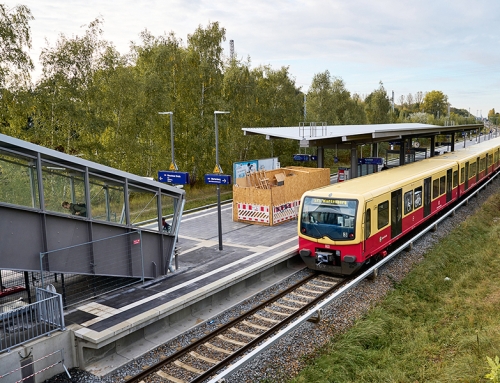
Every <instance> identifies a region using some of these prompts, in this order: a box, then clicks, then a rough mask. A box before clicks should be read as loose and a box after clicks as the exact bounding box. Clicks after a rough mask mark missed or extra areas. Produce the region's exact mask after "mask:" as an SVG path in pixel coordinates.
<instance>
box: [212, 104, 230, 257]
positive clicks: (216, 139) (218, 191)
mask: <svg viewBox="0 0 500 383" xmlns="http://www.w3.org/2000/svg"><path fill="white" fill-rule="evenodd" d="M218 114H229V112H221V111H218V110H216V111H215V112H214V118H215V166H216V167H217V171H218V172H219V173H222V169H221V168H220V164H219V125H218V124H217V115H218ZM217 222H218V231H219V250H222V215H221V206H220V184H217Z"/></svg>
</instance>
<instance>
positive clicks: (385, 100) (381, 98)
mask: <svg viewBox="0 0 500 383" xmlns="http://www.w3.org/2000/svg"><path fill="white" fill-rule="evenodd" d="M365 105H366V106H365V110H366V115H367V117H368V122H369V123H370V124H386V123H388V122H389V121H390V116H389V109H390V107H391V102H390V101H389V97H388V96H387V92H386V91H385V88H384V85H383V84H382V81H381V82H380V83H379V88H378V89H376V90H374V91H373V92H372V93H370V94H369V95H368V96H367V97H366V99H365Z"/></svg>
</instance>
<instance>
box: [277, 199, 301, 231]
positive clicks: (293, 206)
mask: <svg viewBox="0 0 500 383" xmlns="http://www.w3.org/2000/svg"><path fill="white" fill-rule="evenodd" d="M299 205H300V201H299V200H296V201H292V202H287V203H284V204H283V205H279V206H273V225H275V224H277V223H280V222H284V221H289V220H291V219H296V218H297V214H298V211H299Z"/></svg>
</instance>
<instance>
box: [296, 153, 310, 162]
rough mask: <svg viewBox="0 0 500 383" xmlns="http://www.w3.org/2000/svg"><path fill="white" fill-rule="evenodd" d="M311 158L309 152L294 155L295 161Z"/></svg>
mask: <svg viewBox="0 0 500 383" xmlns="http://www.w3.org/2000/svg"><path fill="white" fill-rule="evenodd" d="M310 159H311V156H310V155H309V154H294V155H293V160H294V161H309V160H310Z"/></svg>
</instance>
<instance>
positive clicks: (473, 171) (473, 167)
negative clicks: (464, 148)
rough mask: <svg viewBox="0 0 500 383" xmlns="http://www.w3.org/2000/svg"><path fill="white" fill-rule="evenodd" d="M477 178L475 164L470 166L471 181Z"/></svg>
mask: <svg viewBox="0 0 500 383" xmlns="http://www.w3.org/2000/svg"><path fill="white" fill-rule="evenodd" d="M475 176H476V163H475V162H473V163H472V164H470V165H469V179H470V178H472V177H475Z"/></svg>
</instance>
